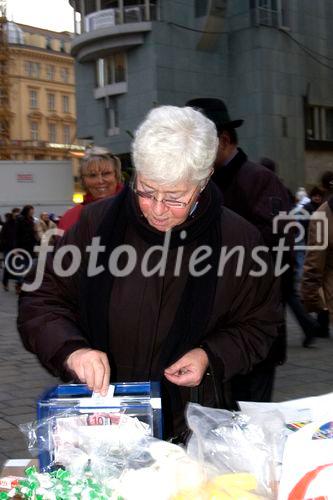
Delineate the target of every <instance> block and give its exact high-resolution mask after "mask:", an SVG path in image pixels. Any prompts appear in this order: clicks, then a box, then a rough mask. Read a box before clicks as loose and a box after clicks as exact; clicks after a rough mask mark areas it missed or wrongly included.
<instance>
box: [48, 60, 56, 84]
mask: <svg viewBox="0 0 333 500" xmlns="http://www.w3.org/2000/svg"><path fill="white" fill-rule="evenodd" d="M54 78H55V67H54V66H53V65H52V64H47V65H46V79H47V80H52V81H53V80H54Z"/></svg>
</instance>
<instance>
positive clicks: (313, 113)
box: [305, 106, 333, 142]
mask: <svg viewBox="0 0 333 500" xmlns="http://www.w3.org/2000/svg"><path fill="white" fill-rule="evenodd" d="M305 127H306V138H307V139H308V140H310V141H311V140H312V141H330V142H333V108H326V107H325V106H307V107H306V108H305Z"/></svg>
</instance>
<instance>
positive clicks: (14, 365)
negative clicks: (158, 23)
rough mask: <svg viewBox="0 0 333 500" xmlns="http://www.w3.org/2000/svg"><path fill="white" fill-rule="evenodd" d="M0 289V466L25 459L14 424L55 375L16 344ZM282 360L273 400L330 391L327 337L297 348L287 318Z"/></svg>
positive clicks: (31, 413)
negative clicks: (285, 350)
mask: <svg viewBox="0 0 333 500" xmlns="http://www.w3.org/2000/svg"><path fill="white" fill-rule="evenodd" d="M10 286H11V290H10V291H9V292H4V291H3V290H2V287H1V290H0V468H1V464H2V463H3V462H4V461H5V460H6V459H8V458H29V457H30V455H29V452H28V450H27V446H26V443H25V440H24V438H23V434H22V433H21V432H20V430H19V429H18V426H19V425H20V424H23V423H27V422H30V421H32V420H34V419H35V407H36V401H37V399H38V396H39V395H40V394H41V393H42V392H43V391H44V390H45V389H46V388H49V387H52V386H53V385H56V384H57V383H58V379H57V378H55V377H52V376H51V375H50V374H49V373H48V372H47V371H46V370H45V369H44V368H43V367H41V365H40V364H39V363H38V361H37V359H36V357H35V356H34V355H32V354H30V353H28V352H27V351H25V349H24V347H23V346H22V344H21V340H20V338H19V336H18V333H17V330H16V309H17V297H16V295H15V293H14V291H13V288H14V286H13V283H10ZM288 330H289V340H288V343H289V345H288V362H287V363H286V364H285V365H284V366H282V367H279V368H278V370H277V379H276V384H275V391H274V400H275V401H285V400H288V399H294V398H299V397H306V396H316V395H319V394H325V393H327V392H331V391H333V339H332V340H331V339H318V340H317V342H316V346H317V347H315V348H313V349H304V348H303V347H301V341H302V335H301V332H300V330H299V327H298V325H297V324H295V322H294V320H293V318H292V317H290V316H289V317H288Z"/></svg>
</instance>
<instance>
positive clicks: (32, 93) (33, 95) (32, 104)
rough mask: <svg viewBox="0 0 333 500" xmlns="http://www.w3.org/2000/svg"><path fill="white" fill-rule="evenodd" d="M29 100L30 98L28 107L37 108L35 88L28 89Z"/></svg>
mask: <svg viewBox="0 0 333 500" xmlns="http://www.w3.org/2000/svg"><path fill="white" fill-rule="evenodd" d="M29 100H30V109H37V108H38V93H37V90H29Z"/></svg>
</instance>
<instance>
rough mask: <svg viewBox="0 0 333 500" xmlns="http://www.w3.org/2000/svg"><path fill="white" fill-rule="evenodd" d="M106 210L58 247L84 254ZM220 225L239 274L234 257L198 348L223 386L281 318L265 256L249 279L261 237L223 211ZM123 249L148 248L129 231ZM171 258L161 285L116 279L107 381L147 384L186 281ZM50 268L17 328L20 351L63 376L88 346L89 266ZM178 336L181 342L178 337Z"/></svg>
mask: <svg viewBox="0 0 333 500" xmlns="http://www.w3.org/2000/svg"><path fill="white" fill-rule="evenodd" d="M110 203H113V200H112V199H108V200H103V201H101V202H98V203H94V204H91V205H90V206H87V207H86V208H85V209H84V211H83V213H82V216H81V218H80V220H79V222H78V223H77V224H76V225H75V226H74V227H73V228H71V229H70V230H69V231H68V232H67V233H66V234H65V236H64V238H63V239H62V241H61V243H60V247H63V246H64V245H67V244H71V245H76V246H78V247H79V249H80V250H81V252H82V254H84V249H85V248H86V246H87V244H89V243H90V242H91V238H92V237H93V236H94V234H96V231H97V227H98V226H99V223H100V221H101V220H102V219H103V216H104V214H105V213H106V211H107V210H108V208H109V206H110ZM220 223H221V229H222V244H223V246H224V247H226V248H228V249H229V250H231V249H232V248H234V247H235V246H242V247H244V249H245V253H244V264H243V267H242V272H241V274H240V275H239V276H238V277H235V276H236V271H237V264H238V258H237V257H238V254H237V253H236V254H234V255H233V256H232V257H230V258H229V260H228V261H227V263H226V265H225V268H224V272H223V275H222V276H221V277H220V278H219V279H218V280H217V288H216V294H215V301H214V304H215V305H214V308H213V314H212V315H211V317H210V321H209V324H208V327H207V331H206V334H205V338H204V342H203V344H205V349H206V351H207V353H208V355H209V359H210V363H211V368H212V369H213V370H215V373H216V374H218V377H219V380H218V383H219V384H222V383H223V382H224V381H225V380H229V379H230V378H231V377H232V376H233V375H235V374H238V373H247V372H248V371H250V370H251V369H252V368H253V366H254V365H255V364H256V363H258V362H260V361H261V360H262V359H264V358H265V356H266V355H267V353H268V351H269V348H270V346H271V344H272V342H273V340H274V338H275V336H276V331H277V329H276V325H277V323H278V322H279V321H281V312H280V309H279V291H278V289H277V286H276V284H275V280H274V278H273V275H272V268H271V265H270V259H269V258H268V257H267V255H266V256H264V259H265V260H266V261H267V263H268V272H266V273H265V275H264V276H263V277H261V278H257V277H254V276H250V275H249V272H250V270H251V269H253V268H256V267H257V266H256V265H255V264H254V262H253V260H252V258H251V252H252V250H253V248H255V247H256V246H258V245H261V244H262V239H261V236H260V234H259V232H258V231H257V230H256V229H255V228H254V227H253V226H251V225H250V224H249V223H248V222H246V221H245V220H244V219H243V218H241V217H239V216H238V215H236V214H234V213H233V212H231V211H229V210H228V209H223V211H222V212H221V220H220ZM125 243H128V244H132V245H133V246H134V247H135V248H136V250H137V252H138V256H139V257H142V255H143V253H144V252H145V250H146V249H147V245H146V243H145V242H144V241H142V239H141V238H140V236H139V234H138V232H137V231H136V230H135V227H130V228H129V230H128V231H127V233H126V241H125ZM194 248H195V242H194V243H192V244H191V245H190V247H186V246H185V251H184V262H185V263H186V262H187V261H188V258H189V255H190V252H191V251H192V250H193V249H194ZM176 257H177V256H176V251H175V250H171V251H170V253H169V257H168V269H167V272H166V275H165V277H164V278H163V279H162V278H161V277H159V276H156V275H155V276H153V277H151V278H148V279H147V278H144V277H143V276H142V275H140V273H139V272H136V271H135V272H134V273H133V274H132V275H131V276H129V277H127V278H125V279H120V278H118V279H117V278H116V279H115V282H114V286H113V289H112V293H111V297H110V308H109V310H110V321H111V322H112V331H113V332H118V333H119V334H117V335H113V337H112V338H110V339H109V348H110V352H112V356H113V360H114V363H115V366H116V375H115V373H113V374H112V375H111V378H112V380H114V379H115V378H116V380H145V379H148V378H150V375H151V374H153V373H154V372H155V370H154V364H156V360H157V359H159V350H160V348H161V345H162V341H163V340H164V339H165V337H166V335H167V334H168V331H169V328H170V324H171V322H172V321H173V318H174V314H175V311H176V308H177V305H178V303H179V300H180V296H181V293H182V290H183V287H184V282H185V279H184V274H183V273H181V275H180V276H179V277H175V276H174V275H173V272H172V270H173V268H174V264H175V259H176ZM138 260H139V261H140V258H139V259H138ZM52 262H53V261H52V258H51V257H50V258H49V259H48V264H47V270H46V272H45V276H44V279H43V284H42V286H41V287H40V288H39V289H38V290H37V291H35V292H31V293H24V292H23V293H22V295H21V297H20V306H19V317H18V327H19V331H20V334H21V337H22V340H23V343H24V345H25V347H26V348H27V349H28V350H30V351H32V352H34V353H36V354H37V355H38V357H39V359H40V361H41V362H42V363H43V365H44V366H46V367H47V368H48V369H49V370H50V371H51V372H52V373H54V374H60V375H62V376H64V375H65V373H64V360H65V359H66V357H67V356H68V355H69V354H70V353H71V352H73V351H74V350H76V349H78V348H80V347H86V346H87V345H88V342H87V340H86V338H85V337H84V335H83V330H82V325H81V324H80V319H79V317H80V315H79V310H80V307H81V305H80V302H79V296H80V289H79V287H80V273H83V272H84V271H85V266H86V260H85V259H83V261H82V264H81V266H80V269H79V272H77V273H76V274H75V275H74V276H72V277H69V278H60V277H59V276H56V275H55V274H54V272H53V271H52ZM100 293H101V294H103V290H101V292H100ZM194 307H195V305H194ZM179 335H180V342H181V332H179ZM90 345H91V344H90ZM91 347H94V345H91ZM194 347H198V346H193V348H194ZM201 402H203V403H205V402H206V403H207V399H206V398H205V397H203V398H202V401H201Z"/></svg>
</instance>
